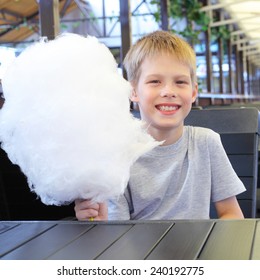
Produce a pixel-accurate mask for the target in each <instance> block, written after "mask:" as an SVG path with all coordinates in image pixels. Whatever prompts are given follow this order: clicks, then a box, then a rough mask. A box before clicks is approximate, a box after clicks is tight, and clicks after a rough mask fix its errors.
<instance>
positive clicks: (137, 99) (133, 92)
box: [130, 84, 139, 102]
mask: <svg viewBox="0 0 260 280" xmlns="http://www.w3.org/2000/svg"><path fill="white" fill-rule="evenodd" d="M130 99H131V101H132V102H138V101H139V98H138V95H137V93H136V90H135V87H134V86H133V84H132V92H131V95H130Z"/></svg>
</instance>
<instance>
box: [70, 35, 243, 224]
mask: <svg viewBox="0 0 260 280" xmlns="http://www.w3.org/2000/svg"><path fill="white" fill-rule="evenodd" d="M124 64H125V68H126V71H127V74H128V80H129V81H130V83H131V85H132V88H133V91H132V96H131V100H132V101H133V102H136V103H137V104H138V106H139V109H140V115H141V119H142V120H143V121H144V122H145V124H146V129H147V131H148V133H149V134H150V135H151V136H153V137H154V138H155V139H156V140H158V141H164V142H163V144H162V145H160V146H158V147H156V148H154V149H153V150H152V151H150V152H148V153H146V154H145V155H143V156H142V157H140V158H139V159H138V160H137V161H136V162H135V163H134V164H133V166H132V168H131V173H130V179H129V184H128V187H127V189H126V191H125V193H124V195H122V196H120V197H119V198H116V199H114V200H111V201H109V202H107V203H92V202H90V201H88V200H77V201H76V202H75V212H76V217H77V218H78V219H79V220H87V219H89V218H90V217H91V218H92V219H94V220H106V219H109V220H128V219H149V220H151V219H153V220H154V219H156V220H160V219H208V218H209V214H210V213H209V212H210V203H211V201H213V202H214V204H215V207H216V211H217V214H218V217H219V218H230V219H231V218H232V219H239V218H243V213H242V211H241V209H240V207H239V204H238V202H237V199H236V195H238V194H239V193H241V192H243V191H245V187H244V185H243V184H242V182H241V181H240V179H239V178H238V176H237V175H236V173H235V172H234V170H233V168H232V166H231V164H230V162H229V160H228V158H227V155H226V153H225V151H224V148H223V146H222V144H221V141H220V137H219V135H218V134H217V133H215V132H213V131H212V130H210V129H206V128H200V127H191V126H184V119H185V118H186V116H187V115H188V114H189V112H190V110H191V106H192V103H193V102H194V101H195V99H196V96H197V92H198V85H197V82H196V56H195V53H194V51H193V50H192V48H191V47H190V46H189V45H188V44H187V43H186V42H185V41H184V40H183V39H181V38H179V37H178V36H176V35H174V34H171V33H170V32H166V31H156V32H153V33H151V34H148V35H146V36H144V37H143V38H141V39H139V40H138V41H137V42H136V43H135V44H134V45H133V46H132V47H131V49H130V50H129V52H128V54H127V56H126V58H125V61H124Z"/></svg>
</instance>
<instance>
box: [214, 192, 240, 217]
mask: <svg viewBox="0 0 260 280" xmlns="http://www.w3.org/2000/svg"><path fill="white" fill-rule="evenodd" d="M215 207H216V210H217V214H218V217H219V219H243V218H244V215H243V213H242V211H241V209H240V206H239V204H238V202H237V199H236V197H235V196H231V197H229V198H226V199H223V200H220V201H217V202H215Z"/></svg>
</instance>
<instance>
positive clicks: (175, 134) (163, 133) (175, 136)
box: [148, 126, 183, 146]
mask: <svg viewBox="0 0 260 280" xmlns="http://www.w3.org/2000/svg"><path fill="white" fill-rule="evenodd" d="M148 132H149V134H150V135H151V136H152V137H153V138H154V139H155V140H156V141H164V142H163V144H162V146H168V145H171V144H174V143H176V142H177V141H178V140H179V139H180V138H181V136H182V133H183V126H179V127H177V128H172V129H160V130H158V129H155V128H151V127H149V128H148Z"/></svg>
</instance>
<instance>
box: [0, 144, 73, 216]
mask: <svg viewBox="0 0 260 280" xmlns="http://www.w3.org/2000/svg"><path fill="white" fill-rule="evenodd" d="M73 208H74V205H73V204H71V205H68V206H47V205H45V204H43V203H42V202H41V201H40V199H38V198H37V196H36V194H34V193H32V192H31V191H30V189H29V186H28V184H27V179H26V177H25V176H24V174H23V173H22V172H21V170H20V168H19V167H18V166H17V165H15V164H12V162H11V161H10V160H9V158H8V156H7V154H6V153H5V151H4V150H3V149H1V148H0V220H59V219H67V218H69V217H71V218H74V216H75V214H74V209H73Z"/></svg>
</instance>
